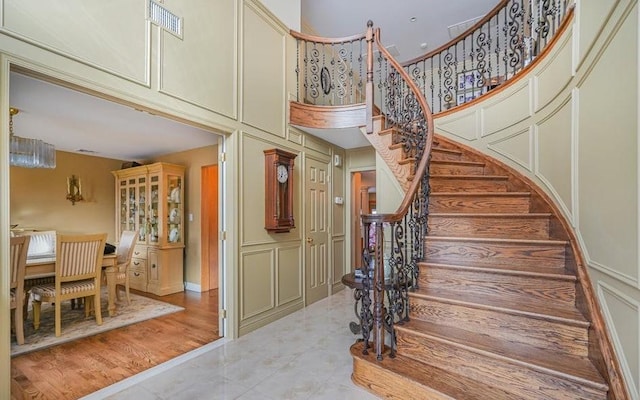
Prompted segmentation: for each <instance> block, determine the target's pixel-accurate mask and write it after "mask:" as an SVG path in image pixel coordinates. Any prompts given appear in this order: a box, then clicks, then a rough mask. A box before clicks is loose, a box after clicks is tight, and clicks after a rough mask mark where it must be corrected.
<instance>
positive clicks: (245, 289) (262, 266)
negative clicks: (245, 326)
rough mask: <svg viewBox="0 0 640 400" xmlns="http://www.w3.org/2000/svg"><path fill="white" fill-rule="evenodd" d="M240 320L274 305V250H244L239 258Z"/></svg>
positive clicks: (269, 308)
mask: <svg viewBox="0 0 640 400" xmlns="http://www.w3.org/2000/svg"><path fill="white" fill-rule="evenodd" d="M239 267H240V274H239V275H240V322H241V323H242V321H243V320H246V319H247V318H250V317H252V316H255V315H257V314H260V313H262V312H265V311H268V310H271V309H273V308H274V307H275V302H274V300H275V282H274V276H275V273H274V250H273V249H265V250H255V251H246V252H244V253H242V254H241V260H240V265H239Z"/></svg>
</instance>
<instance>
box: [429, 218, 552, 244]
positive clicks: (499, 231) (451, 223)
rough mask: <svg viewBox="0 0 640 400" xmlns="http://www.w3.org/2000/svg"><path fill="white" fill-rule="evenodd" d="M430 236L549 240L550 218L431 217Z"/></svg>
mask: <svg viewBox="0 0 640 400" xmlns="http://www.w3.org/2000/svg"><path fill="white" fill-rule="evenodd" d="M429 235H434V236H455V237H485V238H504V237H508V238H511V239H549V218H528V217H522V218H516V217H513V218H497V217H471V216H454V217H451V216H436V215H432V216H430V217H429Z"/></svg>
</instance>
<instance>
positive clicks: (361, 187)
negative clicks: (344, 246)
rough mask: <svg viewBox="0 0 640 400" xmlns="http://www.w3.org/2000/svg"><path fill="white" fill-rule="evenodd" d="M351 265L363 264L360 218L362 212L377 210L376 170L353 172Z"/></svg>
mask: <svg viewBox="0 0 640 400" xmlns="http://www.w3.org/2000/svg"><path fill="white" fill-rule="evenodd" d="M351 190H352V193H351V198H352V199H353V202H352V203H351V215H353V216H354V218H352V219H351V238H352V239H351V241H352V242H351V248H352V249H353V251H352V252H351V265H353V266H354V268H360V267H361V266H362V251H363V250H364V249H363V247H364V237H363V226H362V222H361V220H360V216H361V215H362V214H373V213H375V211H376V171H375V170H371V171H358V172H353V173H352V174H351Z"/></svg>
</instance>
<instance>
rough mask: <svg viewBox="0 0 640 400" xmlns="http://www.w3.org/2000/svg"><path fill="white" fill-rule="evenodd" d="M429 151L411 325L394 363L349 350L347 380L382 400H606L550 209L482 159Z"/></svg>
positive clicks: (441, 144)
mask: <svg viewBox="0 0 640 400" xmlns="http://www.w3.org/2000/svg"><path fill="white" fill-rule="evenodd" d="M434 144H435V147H434V148H433V150H432V161H431V179H430V182H431V195H430V199H429V201H430V203H429V223H428V232H429V234H428V235H427V237H426V241H425V257H424V259H423V261H422V262H420V264H419V268H420V275H419V281H418V282H419V289H417V290H415V291H413V292H410V293H409V304H410V306H409V309H410V313H409V317H410V319H409V321H407V322H405V323H404V324H398V325H396V326H395V327H396V332H397V354H396V356H395V358H391V357H388V354H387V356H386V357H384V359H383V360H382V361H377V360H376V358H375V355H373V354H370V355H363V354H362V353H363V351H362V350H363V348H362V342H360V343H356V344H355V345H354V346H353V347H352V349H351V354H352V356H353V360H354V367H353V375H352V379H353V380H354V382H355V383H357V384H358V385H361V386H363V387H365V388H367V389H369V390H370V391H372V392H374V393H376V394H377V395H380V396H382V397H384V398H388V399H492V400H493V399H553V400H557V399H607V396H608V394H607V393H608V385H607V384H606V381H605V379H604V378H603V376H602V375H601V373H600V372H599V369H598V368H597V367H596V365H595V364H594V363H593V362H592V361H591V359H590V358H589V356H590V350H591V356H592V357H593V356H594V354H593V348H591V349H590V325H591V324H590V321H589V319H588V311H586V310H581V309H579V306H580V304H582V303H584V299H583V298H582V292H581V290H580V287H579V285H578V284H577V283H578V277H577V276H576V273H575V271H576V268H575V260H574V256H573V252H572V251H571V247H570V244H569V242H568V241H567V238H566V233H565V232H563V231H562V229H560V228H561V224H560V222H559V220H558V216H556V215H555V214H554V209H553V208H552V207H550V206H549V204H547V203H546V200H545V199H543V198H542V197H541V196H540V195H539V192H537V191H535V190H532V188H530V187H528V186H527V184H526V183H525V182H523V181H522V180H521V179H519V178H518V177H517V176H516V175H515V174H514V173H513V172H511V171H509V170H507V169H506V168H504V167H503V166H502V165H500V164H499V163H497V162H494V161H492V160H491V159H490V158H489V157H487V156H484V155H481V154H478V153H475V152H471V151H470V150H468V149H463V148H462V147H461V146H458V145H456V144H455V143H454V142H451V141H449V140H446V139H444V138H437V139H435V141H434ZM580 308H582V307H580ZM591 339H593V338H591Z"/></svg>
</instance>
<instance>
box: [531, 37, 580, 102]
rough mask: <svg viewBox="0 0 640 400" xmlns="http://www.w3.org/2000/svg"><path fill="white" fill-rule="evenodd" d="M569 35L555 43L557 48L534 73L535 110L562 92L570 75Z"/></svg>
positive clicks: (570, 52)
mask: <svg viewBox="0 0 640 400" xmlns="http://www.w3.org/2000/svg"><path fill="white" fill-rule="evenodd" d="M571 38H572V36H571V35H566V36H564V37H563V38H562V41H561V42H560V43H558V44H557V46H558V50H557V52H555V51H554V54H553V56H552V59H550V60H549V61H550V62H549V63H545V65H544V67H543V68H541V69H540V71H539V72H538V73H536V75H535V77H534V82H535V85H534V88H535V96H534V97H535V100H534V107H535V111H539V110H540V109H542V108H544V107H545V106H547V104H549V103H550V102H551V101H553V99H555V98H556V96H558V94H559V93H561V92H562V89H564V87H565V86H567V84H568V83H569V81H571V77H572V75H573V74H572V65H571V61H572V55H573V53H572V47H571Z"/></svg>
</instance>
